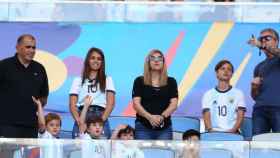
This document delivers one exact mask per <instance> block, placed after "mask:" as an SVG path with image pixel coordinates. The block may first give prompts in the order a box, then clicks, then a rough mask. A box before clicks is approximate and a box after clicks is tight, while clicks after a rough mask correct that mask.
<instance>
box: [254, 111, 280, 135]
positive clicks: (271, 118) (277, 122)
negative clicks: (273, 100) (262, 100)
mask: <svg viewBox="0 0 280 158" xmlns="http://www.w3.org/2000/svg"><path fill="white" fill-rule="evenodd" d="M271 130H272V132H280V107H272V106H267V107H266V106H261V107H255V108H254V110H253V135H257V134H262V133H269V132H270V131H271Z"/></svg>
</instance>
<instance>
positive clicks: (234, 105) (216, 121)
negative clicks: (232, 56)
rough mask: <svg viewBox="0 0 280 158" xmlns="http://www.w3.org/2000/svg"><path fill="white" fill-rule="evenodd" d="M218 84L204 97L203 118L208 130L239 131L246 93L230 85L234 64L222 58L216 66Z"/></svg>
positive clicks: (244, 109) (244, 108)
mask: <svg viewBox="0 0 280 158" xmlns="http://www.w3.org/2000/svg"><path fill="white" fill-rule="evenodd" d="M215 71H216V76H217V80H218V84H217V86H216V87H215V88H212V89H210V90H208V91H207V92H206V93H205V94H204V96H203V99H202V109H203V119H204V123H205V129H206V130H207V131H208V132H212V131H223V132H231V133H238V132H239V128H240V126H241V123H242V121H243V118H244V113H245V111H246V107H245V103H244V95H243V93H242V91H240V90H239V89H236V88H233V87H232V86H231V85H230V79H231V78H232V74H233V71H234V70H233V65H232V64H231V62H230V61H228V60H221V61H220V62H219V63H218V64H217V65H216V67H215Z"/></svg>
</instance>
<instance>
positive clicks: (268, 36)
mask: <svg viewBox="0 0 280 158" xmlns="http://www.w3.org/2000/svg"><path fill="white" fill-rule="evenodd" d="M272 39H274V37H273V36H270V35H267V36H261V37H259V38H258V40H259V41H261V42H264V41H271V40H272Z"/></svg>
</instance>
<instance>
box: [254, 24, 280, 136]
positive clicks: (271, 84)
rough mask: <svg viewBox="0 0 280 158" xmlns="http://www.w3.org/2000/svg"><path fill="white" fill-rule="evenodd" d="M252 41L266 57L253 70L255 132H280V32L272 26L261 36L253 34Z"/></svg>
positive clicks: (262, 32)
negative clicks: (256, 36)
mask: <svg viewBox="0 0 280 158" xmlns="http://www.w3.org/2000/svg"><path fill="white" fill-rule="evenodd" d="M249 44H251V45H253V46H256V47H258V48H259V49H260V51H263V52H264V53H265V55H266V59H265V60H263V61H262V62H261V63H259V64H258V65H257V66H256V68H255V70H254V78H253V80H252V85H251V96H252V98H253V99H254V100H255V105H254V109H253V117H252V118H253V135H257V134H262V133H268V132H270V131H272V132H280V97H279V94H280V93H279V91H280V84H279V81H280V49H279V48H278V44H279V35H278V33H277V32H276V31H275V30H274V29H271V28H267V29H264V30H262V31H261V33H260V37H259V38H258V39H255V38H254V37H252V38H251V39H250V40H249Z"/></svg>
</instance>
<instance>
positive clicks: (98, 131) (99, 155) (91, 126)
mask: <svg viewBox="0 0 280 158" xmlns="http://www.w3.org/2000/svg"><path fill="white" fill-rule="evenodd" d="M84 102H85V105H84V108H83V110H82V112H81V120H82V123H83V125H82V126H81V127H83V128H81V129H80V132H81V133H80V139H82V140H83V141H82V145H81V147H82V158H107V157H109V153H110V150H109V149H110V143H109V142H108V141H106V140H101V139H102V133H103V125H104V122H103V120H102V118H101V117H98V116H94V117H90V118H88V119H86V113H87V111H88V109H89V106H90V105H91V103H92V97H91V96H86V97H85V99H84Z"/></svg>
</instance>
